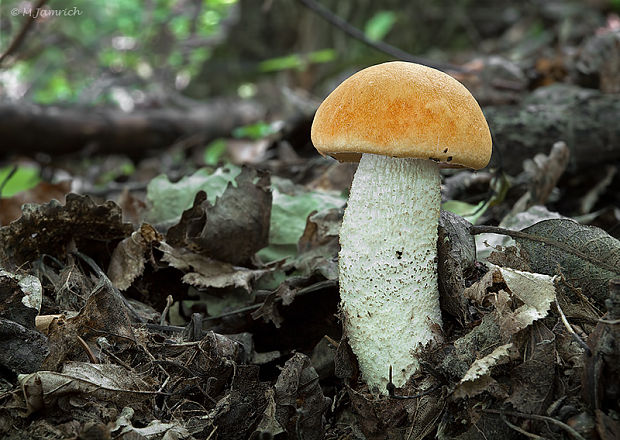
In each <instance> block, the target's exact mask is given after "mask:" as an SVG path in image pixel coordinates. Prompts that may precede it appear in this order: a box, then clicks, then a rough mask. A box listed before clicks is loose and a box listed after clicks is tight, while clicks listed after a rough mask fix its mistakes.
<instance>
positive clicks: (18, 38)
mask: <svg viewBox="0 0 620 440" xmlns="http://www.w3.org/2000/svg"><path fill="white" fill-rule="evenodd" d="M45 3H47V0H39V2H38V3H37V4H36V5H35V6H34V8H32V9H31V11H32V10H35V11H36V10H38V9H40V8H42V7H43V5H44V4H45ZM36 16H37V14H35V13H32V12H31V13H30V14H28V18H27V19H26V21H25V22H24V24H23V26H22V28H21V29H20V30H19V32H18V33H17V35H15V38H13V41H11V44H9V47H7V49H6V50H5V51H4V53H3V54H2V55H0V64H2V62H3V61H4V60H5V59H6V58H7V57H8V56H9V55H11V54H13V52H15V51H16V50H17V49H18V48H19V46H21V44H22V43H23V42H24V39H25V38H26V35H27V34H28V31H29V30H30V28H31V27H32V25H34V22H35V17H36Z"/></svg>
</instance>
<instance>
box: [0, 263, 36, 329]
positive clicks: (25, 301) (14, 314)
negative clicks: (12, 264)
mask: <svg viewBox="0 0 620 440" xmlns="http://www.w3.org/2000/svg"><path fill="white" fill-rule="evenodd" d="M42 300H43V287H42V286H41V281H39V279H38V278H37V277H34V276H32V275H26V274H14V273H11V272H7V271H6V270H3V269H0V317H2V318H6V319H10V320H11V321H15V322H17V323H18V324H21V325H24V326H26V327H28V328H34V318H35V316H36V315H38V314H39V310H40V309H41V301H42Z"/></svg>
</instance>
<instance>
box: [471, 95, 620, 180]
mask: <svg viewBox="0 0 620 440" xmlns="http://www.w3.org/2000/svg"><path fill="white" fill-rule="evenodd" d="M483 110H484V113H485V116H486V117H487V121H488V122H489V127H490V128H491V133H492V134H493V139H494V145H493V147H494V151H493V157H492V158H491V164H492V165H494V166H498V165H499V164H501V165H502V166H503V167H504V169H505V170H506V172H508V174H511V175H516V174H518V173H519V172H520V171H521V170H522V168H523V160H524V159H527V158H532V157H534V156H535V155H536V154H538V153H547V152H548V151H549V148H550V147H551V146H552V145H553V144H554V143H556V142H557V141H564V142H565V143H566V145H567V146H568V148H569V149H570V158H569V163H568V168H567V172H569V173H574V172H577V171H580V170H584V169H589V168H591V167H594V166H596V165H601V164H604V163H610V162H613V161H618V160H620V142H619V141H620V124H618V115H619V114H620V100H618V97H617V96H615V95H606V94H602V93H600V92H599V91H597V90H593V89H584V88H579V87H576V86H570V85H566V84H563V85H562V84H558V85H553V86H548V87H541V88H539V89H537V90H536V91H535V92H534V93H532V94H531V95H530V96H529V97H528V98H526V99H525V100H524V101H523V102H521V103H520V104H517V105H507V106H501V107H486V108H484V109H483ZM500 156H501V157H500Z"/></svg>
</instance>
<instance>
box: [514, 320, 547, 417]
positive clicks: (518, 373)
mask: <svg viewBox="0 0 620 440" xmlns="http://www.w3.org/2000/svg"><path fill="white" fill-rule="evenodd" d="M532 327H533V331H532V332H531V333H530V338H531V341H532V343H531V347H530V350H529V353H528V355H527V358H526V359H525V360H524V361H523V363H521V364H519V365H517V366H516V367H515V368H513V369H512V372H511V375H510V377H511V379H512V393H511V395H510V397H509V398H508V399H507V400H506V402H508V403H510V404H511V405H512V406H513V407H514V408H515V409H516V410H517V411H521V412H525V413H528V414H540V412H541V411H543V410H544V409H546V408H547V406H548V405H549V403H550V402H549V398H550V396H551V393H552V392H553V382H554V380H555V374H556V373H555V368H554V367H555V359H556V356H557V351H556V349H555V335H554V334H553V332H552V331H551V330H549V329H548V328H546V327H545V326H544V325H543V324H542V323H535V324H534V325H533V326H532ZM534 329H535V330H534Z"/></svg>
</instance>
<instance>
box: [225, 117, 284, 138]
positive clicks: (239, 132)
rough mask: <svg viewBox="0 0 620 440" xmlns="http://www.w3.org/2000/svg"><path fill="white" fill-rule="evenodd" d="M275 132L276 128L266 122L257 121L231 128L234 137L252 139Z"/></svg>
mask: <svg viewBox="0 0 620 440" xmlns="http://www.w3.org/2000/svg"><path fill="white" fill-rule="evenodd" d="M275 132H276V129H275V128H274V127H273V126H272V125H271V124H268V123H267V122H264V121H259V122H256V123H254V124H249V125H243V126H241V127H237V128H235V129H234V130H233V132H232V135H233V136H234V137H236V138H246V139H252V140H258V139H262V138H264V137H267V136H269V135H270V134H273V133H275Z"/></svg>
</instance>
